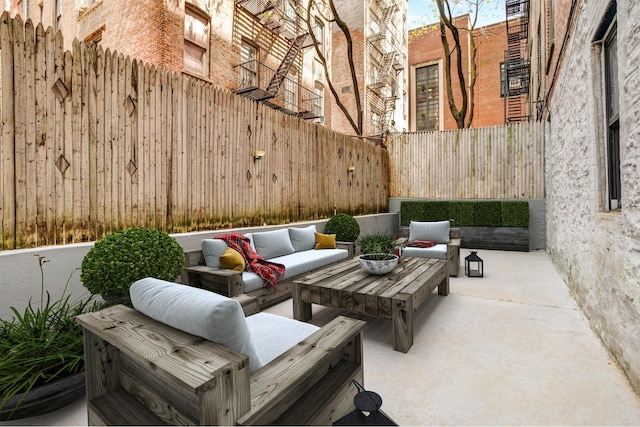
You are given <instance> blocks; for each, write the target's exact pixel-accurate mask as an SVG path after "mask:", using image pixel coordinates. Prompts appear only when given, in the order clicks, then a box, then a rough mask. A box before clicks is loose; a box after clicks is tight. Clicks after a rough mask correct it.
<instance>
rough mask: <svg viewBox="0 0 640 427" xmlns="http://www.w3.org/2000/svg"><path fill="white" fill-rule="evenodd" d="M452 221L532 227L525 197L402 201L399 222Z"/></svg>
mask: <svg viewBox="0 0 640 427" xmlns="http://www.w3.org/2000/svg"><path fill="white" fill-rule="evenodd" d="M449 219H451V220H452V224H451V225H452V226H454V227H474V226H475V227H524V228H527V227H528V226H529V202H528V201H526V200H504V201H500V200H496V201H487V200H415V201H414V200H411V201H403V202H401V203H400V224H401V225H403V226H408V225H409V222H410V221H443V220H449Z"/></svg>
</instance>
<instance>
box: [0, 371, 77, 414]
mask: <svg viewBox="0 0 640 427" xmlns="http://www.w3.org/2000/svg"><path fill="white" fill-rule="evenodd" d="M84 394H85V381H84V371H82V372H79V373H77V374H74V375H71V376H68V377H64V378H60V379H59V380H57V381H54V382H51V383H48V384H44V385H41V386H38V387H35V388H33V389H31V391H29V393H27V395H26V396H25V395H24V394H18V395H15V396H13V397H12V398H11V399H9V400H8V401H7V403H6V404H5V405H4V406H3V407H2V410H1V411H0V421H11V420H19V419H21V418H27V417H35V416H38V415H43V414H46V413H49V412H53V411H55V410H56V409H60V408H62V407H63V406H66V405H68V404H69V403H71V402H73V401H74V400H76V399H78V398H80V397H82V396H83V395H84ZM23 397H24V399H23V400H22V402H20V399H22V398H23ZM18 402H20V403H19V406H18V407H17V408H16V405H17V404H18Z"/></svg>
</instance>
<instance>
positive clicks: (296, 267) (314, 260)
mask: <svg viewBox="0 0 640 427" xmlns="http://www.w3.org/2000/svg"><path fill="white" fill-rule="evenodd" d="M348 257H349V251H347V250H346V249H322V250H315V249H311V250H308V251H302V252H294V253H292V254H289V255H284V256H280V257H277V258H273V259H270V260H269V261H273V262H277V263H279V264H283V265H284V266H285V267H286V270H285V272H284V275H283V276H282V279H283V280H285V279H289V278H291V277H295V276H299V275H301V274H304V273H308V272H309V271H312V270H315V269H317V268H321V267H324V266H325V265H329V264H332V263H334V262H338V261H341V260H343V259H347V258H348Z"/></svg>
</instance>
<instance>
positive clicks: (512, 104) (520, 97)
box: [503, 0, 531, 123]
mask: <svg viewBox="0 0 640 427" xmlns="http://www.w3.org/2000/svg"><path fill="white" fill-rule="evenodd" d="M505 6H506V15H507V20H506V22H507V50H506V51H505V52H504V85H505V86H504V89H503V92H504V120H505V123H510V122H519V121H526V120H528V119H529V116H528V115H527V114H526V111H525V110H526V105H525V100H526V98H527V97H528V95H529V76H530V67H531V65H530V62H529V60H528V59H527V49H526V43H527V38H528V36H529V0H506V2H505Z"/></svg>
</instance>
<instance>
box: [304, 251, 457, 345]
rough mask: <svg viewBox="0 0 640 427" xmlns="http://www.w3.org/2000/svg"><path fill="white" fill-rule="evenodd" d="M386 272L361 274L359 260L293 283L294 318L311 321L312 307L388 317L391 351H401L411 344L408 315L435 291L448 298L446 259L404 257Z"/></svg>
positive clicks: (332, 267) (411, 326)
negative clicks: (317, 306) (391, 342)
mask: <svg viewBox="0 0 640 427" xmlns="http://www.w3.org/2000/svg"><path fill="white" fill-rule="evenodd" d="M404 261H405V262H403V263H401V264H398V266H397V267H396V268H395V269H394V270H393V271H392V272H390V273H388V274H385V275H373V274H369V273H366V272H364V271H362V269H361V268H360V263H359V262H358V258H357V257H356V258H353V259H350V260H348V261H345V262H342V263H339V264H333V265H331V266H327V267H325V268H321V269H319V270H316V271H314V272H313V273H311V274H309V275H307V276H305V277H303V278H301V279H298V280H294V281H293V317H294V318H295V319H297V320H302V321H307V320H310V319H311V316H312V314H311V304H320V305H325V306H328V307H334V308H340V309H344V310H349V311H351V312H354V313H362V314H366V315H369V316H375V317H382V318H384V319H391V321H392V324H393V349H394V350H396V351H401V352H403V353H406V352H407V351H409V349H410V348H411V346H412V345H413V312H414V311H416V310H417V309H418V308H420V306H421V305H422V303H424V301H425V300H426V299H427V297H428V296H429V294H430V293H431V292H432V291H433V290H434V289H435V288H436V287H438V294H439V295H448V294H449V272H448V269H447V261H445V260H437V259H427V258H408V259H405V260H404Z"/></svg>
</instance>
